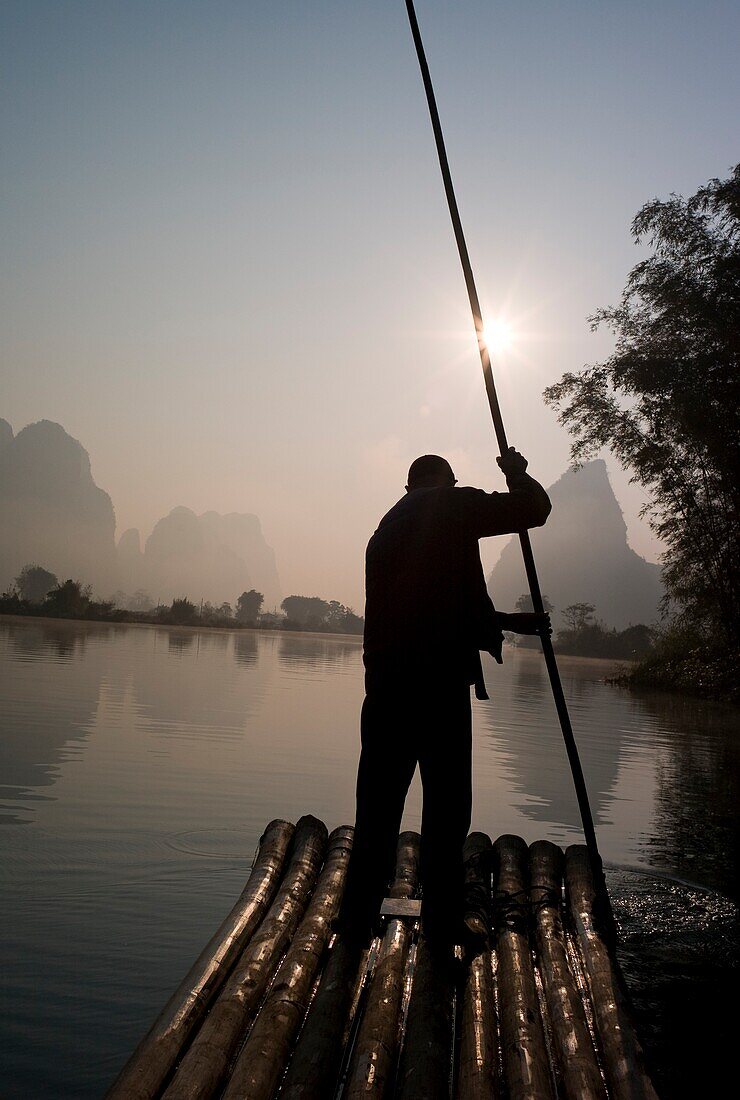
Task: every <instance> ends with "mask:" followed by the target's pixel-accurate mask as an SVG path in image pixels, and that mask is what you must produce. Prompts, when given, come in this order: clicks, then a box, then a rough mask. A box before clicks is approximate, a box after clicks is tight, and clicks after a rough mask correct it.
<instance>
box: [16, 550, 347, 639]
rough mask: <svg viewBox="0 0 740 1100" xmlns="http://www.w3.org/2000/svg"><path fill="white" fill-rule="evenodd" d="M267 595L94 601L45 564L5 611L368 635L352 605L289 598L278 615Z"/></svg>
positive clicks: (30, 568) (23, 580)
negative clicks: (266, 607) (215, 600)
mask: <svg viewBox="0 0 740 1100" xmlns="http://www.w3.org/2000/svg"><path fill="white" fill-rule="evenodd" d="M263 603H264V596H263V594H262V593H261V592H257V591H256V590H255V589H251V590H250V591H249V592H242V594H241V595H240V596H239V597H238V598H237V600H236V602H235V604H234V606H233V607H232V605H231V604H230V603H222V604H219V605H218V606H214V605H213V604H212V603H210V602H208V601H207V600H206V601H201V602H200V603H195V602H194V601H192V600H190V599H188V598H187V597H185V596H181V597H179V598H177V599H174V600H173V601H172V603H171V604H159V605H157V606H155V604H154V601H153V600H152V599H151V597H150V596H149V594H148V593H147V592H144V591H143V590H141V589H139V590H138V591H136V592H134V593H133V594H132V595H127V594H126V593H124V592H116V593H114V595H113V596H111V598H110V599H108V600H99V599H96V598H94V597H93V594H92V589H91V587H90V585H86V584H83V583H82V582H81V581H79V580H72V579H68V580H65V581H61V582H60V581H59V580H58V579H57V577H56V576H55V575H54V574H53V573H50V572H49V570H48V569H44V568H42V566H40V565H26V566H24V568H23V569H22V570H21V572H20V573H19V574H18V576H17V577H16V579H15V581H14V583H13V585H12V586H11V588H10V589H9V590H8V591H7V592H3V593H2V595H0V613H3V614H6V615H43V616H48V617H50V618H58V619H92V620H95V621H98V622H100V621H102V622H117V623H126V622H128V623H160V624H163V625H167V626H210V627H232V628H233V627H251V628H255V629H261V630H311V631H321V632H323V633H334V634H362V631H363V628H364V625H365V623H364V620H363V619H362V618H361V617H360V616H359V615H356V614H355V612H354V611H353V610H352V608H351V607H346V606H345V605H344V604H342V603H339V602H338V601H337V600H322V599H320V598H319V597H318V596H287V597H286V599H284V600H283V602H282V604H281V605H280V606H281V609H282V614H280V613H278V612H277V611H272V612H270V611H263V610H262V605H263Z"/></svg>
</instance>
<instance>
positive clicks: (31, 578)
mask: <svg viewBox="0 0 740 1100" xmlns="http://www.w3.org/2000/svg"><path fill="white" fill-rule="evenodd" d="M58 584H59V581H58V580H57V578H56V577H55V576H54V574H53V573H50V572H49V570H48V569H42V567H41V566H40V565H24V566H23V568H22V569H21V571H20V573H19V574H18V576H17V577H16V578H15V586H16V588H17V589H18V592H19V594H20V597H21V599H22V600H28V602H29V603H43V602H44V600H45V599H46V596H47V593H49V592H50V591H51V590H52V588H56V586H57V585H58Z"/></svg>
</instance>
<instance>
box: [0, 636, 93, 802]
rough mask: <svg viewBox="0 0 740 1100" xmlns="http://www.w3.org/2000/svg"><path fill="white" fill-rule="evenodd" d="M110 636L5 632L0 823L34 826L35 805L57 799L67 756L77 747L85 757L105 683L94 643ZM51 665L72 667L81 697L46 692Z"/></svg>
mask: <svg viewBox="0 0 740 1100" xmlns="http://www.w3.org/2000/svg"><path fill="white" fill-rule="evenodd" d="M108 633H109V629H108V628H107V627H95V626H94V625H93V626H91V627H90V628H86V629H83V630H80V629H79V628H78V627H77V624H70V623H64V622H60V623H53V622H41V621H39V620H36V621H35V622H28V623H25V622H22V623H19V624H17V625H15V624H14V625H13V626H12V627H11V626H9V625H7V624H6V623H1V624H0V654H1V657H0V700H1V702H0V775H2V783H1V784H0V799H2V802H0V822H2V823H16V824H26V823H28V822H29V821H31V820H32V815H33V806H34V804H37V803H39V802H44V801H47V800H48V799H49V798H50V797H52V796H51V795H50V793H49V788H51V787H52V786H53V785H54V783H55V782H56V779H57V777H58V774H59V766H60V765H61V763H62V761H63V759H64V758H65V748H66V747H67V746H68V745H70V744H71V743H73V742H74V743H75V744H76V746H77V749H78V751H80V749H81V747H82V746H83V745H84V744H85V742H86V741H87V738H88V736H89V731H90V726H91V723H92V720H93V717H94V715H95V710H96V707H97V702H98V695H99V692H100V684H101V680H102V677H103V666H102V663H101V662H100V660H96V659H95V657H94V656H92V655H91V653H90V652H88V643H90V642H91V641H94V640H95V639H100V638H103V637H106V636H107V635H108ZM44 662H55V663H56V664H57V665H60V664H64V665H66V666H68V667H69V668H70V672H71V673H72V674H73V676H74V689H73V690H71V691H63V692H61V693H60V694H56V693H55V694H48V693H47V692H45V691H44V690H43V687H44V685H43V683H42V682H40V669H41V667H42V666H43V663H44Z"/></svg>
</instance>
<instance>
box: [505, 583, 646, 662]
mask: <svg viewBox="0 0 740 1100" xmlns="http://www.w3.org/2000/svg"><path fill="white" fill-rule="evenodd" d="M543 602H544V605H545V610H546V611H547V612H548V613H549V612H551V611H555V610H556V609H555V608H554V607H553V605H552V604H551V602H550V600H549V599H548V598H547V596H543ZM516 609H517V611H531V610H532V598H531V596H529V595H527V594H524V595H521V596H520V597H519V599H518V600H517V601H516ZM595 613H596V608H595V606H594V605H593V604H591V603H572V604H569V605H568V607H564V608H563V609H562V611H561V614H562V616H563V618H564V619H565V623H566V625H565V628H564V629H563V630H559V631H558V632H557V634H556V635H555V637H554V638H553V647H554V649H555V650H556V652H558V653H565V654H568V655H570V656H573V657H611V658H614V659H617V660H629V661H636V660H640V659H641V658H643V657H646V656H647V655H648V654H649V653H650V652H651V651H652V648H653V644H654V639H655V637H656V630H655V628H654V627H651V626H646V625H645V624H644V623H637V624H636V625H635V626H628V627H626V629H625V630H614V629H613V628H612V627H608V626H606V625H605V624H604V623H602V622H599V621H598V620H597V619H596V618H595ZM512 641H513V642H514V644H516V645H518V646H525V647H529V648H532V647H534V646H538V645H539V642H538V641H537V639H536V638H528V637H520V636H513V637H512Z"/></svg>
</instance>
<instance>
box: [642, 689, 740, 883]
mask: <svg viewBox="0 0 740 1100" xmlns="http://www.w3.org/2000/svg"><path fill="white" fill-rule="evenodd" d="M637 698H638V700H639V705H640V707H641V708H642V709H643V711H644V712H645V713H646V714H648V715H650V717H651V718H652V719H653V721H655V722H656V723H657V724H659V726H660V729H661V730H662V732H663V736H662V746H661V748H660V751H659V752H658V755H657V761H656V796H655V822H654V826H655V827H654V831H653V834H652V835H651V836H650V837H649V839H648V840H646V842H645V851H646V855H647V858H648V860H649V862H651V863H653V864H656V865H659V866H660V865H663V866H668V867H675V868H676V869H677V870H678V872H679V873H680V874H682V875H685V876H686V878H688V879H690V880H693V881H695V882H701V883H705V884H707V885H709V886H713V887H715V888H717V889H720V890H723V891H725V892H728V893H731V894H733V896H737V893H738V881H737V873H738V857H739V856H740V842H739V840H738V831H737V803H738V797H739V796H740V715H739V714H738V713H737V712H736V711H735V710H733V709H730V708H724V707H714V706H711V705H707V704H706V703H702V702H699V701H698V700H692V699H682V698H679V697H675V696H671V695H667V694H665V695H660V694H651V695H640V696H638V697H637Z"/></svg>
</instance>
